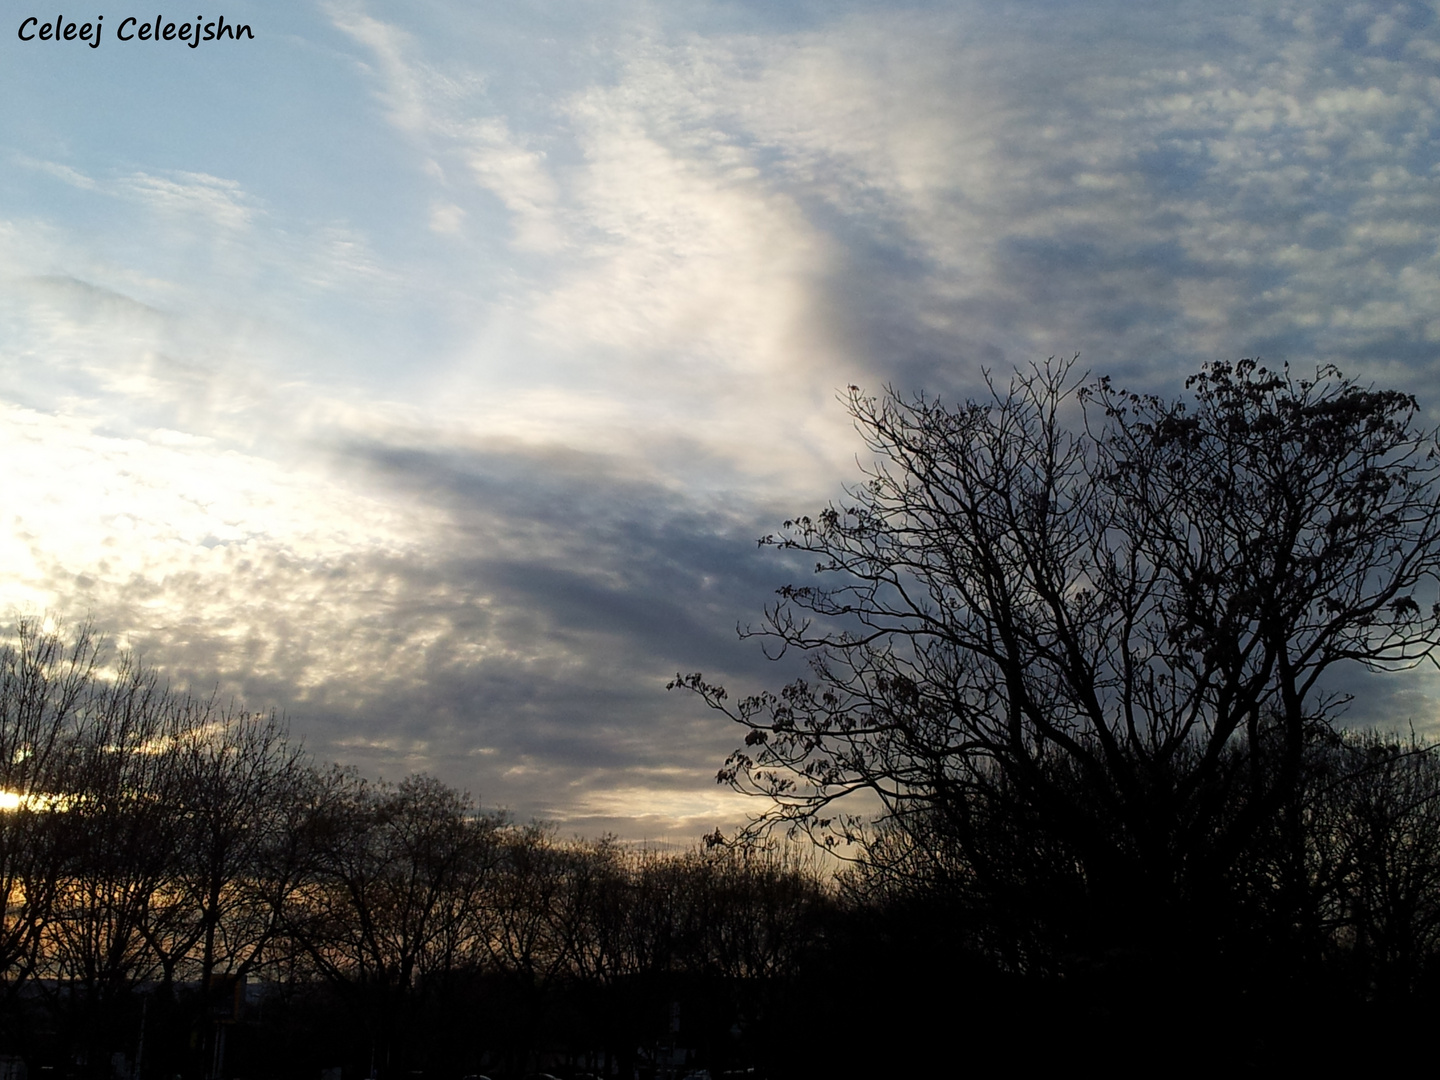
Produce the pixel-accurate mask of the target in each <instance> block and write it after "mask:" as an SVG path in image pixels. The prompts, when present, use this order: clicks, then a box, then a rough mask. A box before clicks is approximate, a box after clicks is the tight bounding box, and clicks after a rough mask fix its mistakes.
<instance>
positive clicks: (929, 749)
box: [677, 361, 1440, 938]
mask: <svg viewBox="0 0 1440 1080" xmlns="http://www.w3.org/2000/svg"><path fill="white" fill-rule="evenodd" d="M1187 390H1188V392H1189V393H1188V394H1187V396H1186V398H1184V399H1179V400H1167V399H1164V398H1161V397H1155V396H1145V395H1137V394H1131V393H1126V392H1123V391H1120V390H1118V389H1116V388H1115V387H1113V386H1112V385H1111V383H1110V382H1109V381H1108V380H1104V379H1102V380H1099V381H1096V382H1086V380H1085V377H1083V376H1078V377H1077V374H1076V369H1075V367H1074V365H1073V364H1066V363H1061V364H1052V365H1049V366H1046V367H1044V368H1042V369H1037V370H1034V371H1032V372H1030V373H1029V374H1025V375H1018V376H1017V377H1016V378H1015V379H1014V380H1013V381H1012V382H1011V383H1010V384H1009V385H1008V386H1001V385H996V384H994V383H992V384H991V392H990V396H989V397H988V398H986V399H984V400H972V401H969V402H967V403H965V404H963V405H959V406H954V405H947V404H945V403H943V402H941V401H938V400H935V399H932V398H928V397H923V396H922V397H917V398H913V399H905V398H901V397H900V396H899V395H897V394H895V393H887V394H885V395H883V396H881V397H878V398H877V397H870V396H866V395H865V394H863V393H861V392H860V391H859V390H858V389H855V388H853V387H852V388H851V390H850V393H849V396H848V404H849V408H850V412H851V414H852V416H853V417H854V420H855V423H856V426H857V428H858V430H859V431H860V433H861V434H862V436H863V437H864V438H865V441H866V443H867V445H868V447H869V448H870V450H871V451H872V452H873V453H874V455H875V459H876V462H877V463H876V464H875V466H874V467H873V469H871V470H870V471H869V472H868V473H867V475H866V478H865V481H864V482H863V483H862V484H860V485H858V486H856V487H854V488H852V489H850V490H849V491H848V493H847V497H846V498H845V499H844V500H842V501H841V502H840V503H837V504H833V505H831V506H829V507H827V508H826V509H824V510H823V511H821V512H820V513H819V514H818V515H817V516H815V517H813V518H812V517H800V518H797V519H795V520H793V521H789V522H787V523H786V525H785V529H784V531H783V532H782V533H780V534H779V535H777V536H771V537H767V538H766V539H765V540H764V541H763V542H764V543H767V544H770V545H773V546H776V547H779V548H783V549H788V550H792V551H799V552H803V553H806V554H808V555H810V556H813V557H814V558H815V560H816V563H815V570H816V574H817V576H818V578H819V581H818V582H817V583H815V584H806V585H792V586H788V587H786V588H784V589H782V590H781V591H780V600H779V602H778V603H777V604H776V605H775V606H774V607H772V608H771V609H769V610H768V611H767V620H766V623H765V625H764V626H763V627H762V628H761V629H760V630H759V631H757V633H758V634H759V635H760V636H762V637H763V638H766V639H768V640H769V641H771V642H773V643H776V644H778V645H779V646H780V647H781V648H784V649H799V650H803V651H805V652H806V653H808V654H809V655H810V660H811V669H812V674H811V677H809V678H807V679H803V680H800V681H797V682H795V683H792V684H791V685H789V686H787V687H785V688H784V689H783V690H782V691H780V692H779V693H778V694H772V693H763V694H760V695H758V696H755V697H750V698H748V699H746V700H743V701H741V702H739V703H737V704H734V705H732V704H731V703H730V702H729V701H728V700H727V698H726V695H725V691H724V690H723V688H721V687H719V686H717V685H713V684H710V683H707V682H706V681H705V680H704V679H703V678H702V677H701V676H699V675H692V676H688V677H685V678H683V679H679V680H677V681H678V682H680V683H681V684H683V685H685V686H688V687H689V688H691V689H693V690H695V691H697V692H698V693H700V694H701V695H702V696H703V697H704V698H705V699H706V700H707V701H708V702H709V704H711V705H712V706H714V707H716V708H720V709H723V710H725V711H726V712H728V713H729V714H730V715H731V716H732V717H733V718H734V719H735V720H737V721H738V722H739V723H740V724H742V725H743V726H744V727H745V728H746V729H747V734H746V738H745V746H744V747H743V748H742V749H741V750H739V751H737V752H736V753H735V754H734V755H732V756H731V758H730V759H729V760H728V761H727V763H726V765H725V767H724V769H723V770H722V772H721V774H720V775H721V779H722V780H725V781H729V782H730V783H732V784H734V785H735V786H736V787H737V788H739V789H741V790H742V791H747V792H752V793H755V794H758V795H760V796H763V797H765V798H766V799H767V800H769V807H770V808H769V810H768V812H767V814H766V815H765V817H764V819H763V822H762V823H773V822H775V821H781V822H789V823H791V824H793V825H796V826H799V827H801V828H803V829H806V830H809V831H811V832H812V833H813V834H815V835H817V836H822V837H823V838H825V839H826V840H828V841H829V842H832V843H833V842H835V841H836V840H837V839H838V840H854V839H861V838H863V837H864V835H866V833H867V830H869V829H870V828H872V827H873V825H872V822H873V820H874V815H873V814H866V813H858V812H854V811H848V812H847V810H846V803H845V801H844V800H846V799H847V798H848V797H850V796H853V795H856V794H857V793H861V792H868V793H869V795H870V806H871V807H874V806H876V805H878V807H879V810H880V813H879V817H880V819H881V821H883V823H884V828H885V830H886V833H887V837H888V839H887V842H886V844H887V846H888V849H889V850H891V851H893V850H896V849H897V847H899V848H904V847H906V845H904V844H899V845H897V843H896V837H897V835H898V836H904V835H908V836H910V837H911V838H912V840H913V841H914V842H913V843H912V844H911V845H910V846H909V849H908V850H909V855H908V856H907V857H908V858H910V859H911V861H912V865H913V862H914V858H915V855H916V853H917V850H918V851H919V852H921V853H924V854H927V855H929V856H931V857H933V858H935V859H939V860H942V861H943V860H946V859H948V860H950V861H951V862H952V863H953V867H952V869H953V871H954V872H953V873H952V878H953V879H954V880H963V882H964V883H965V887H966V888H967V889H968V890H969V891H970V892H971V893H972V894H974V895H979V896H981V897H982V898H983V897H984V896H985V895H987V893H988V895H989V899H990V901H991V902H993V903H995V904H998V905H1002V906H1009V907H1014V906H1015V905H1021V906H1023V905H1025V904H1027V903H1028V904H1032V905H1033V904H1036V903H1039V904H1048V905H1049V910H1050V911H1052V912H1053V911H1054V910H1055V902H1056V901H1057V900H1058V898H1060V897H1062V896H1063V897H1066V898H1067V899H1066V900H1065V901H1064V903H1065V904H1067V905H1068V907H1069V909H1070V911H1071V912H1072V913H1073V915H1074V917H1073V918H1072V919H1071V920H1070V922H1069V925H1070V926H1071V927H1072V929H1073V927H1074V926H1076V925H1080V924H1083V925H1085V926H1087V927H1089V928H1091V929H1092V930H1093V932H1094V933H1095V934H1097V935H1099V936H1100V937H1101V938H1104V937H1105V936H1106V935H1107V934H1125V935H1129V936H1132V937H1133V936H1134V935H1135V934H1137V933H1138V934H1141V935H1142V936H1144V935H1147V934H1148V935H1149V936H1152V937H1153V936H1157V935H1162V934H1164V935H1174V934H1176V933H1179V934H1181V935H1182V936H1183V934H1185V933H1186V932H1187V931H1189V930H1191V929H1194V930H1196V931H1199V932H1202V933H1208V932H1209V929H1207V928H1205V927H1201V926H1194V925H1193V924H1195V923H1196V922H1197V920H1198V921H1199V922H1202V923H1203V922H1204V921H1205V920H1206V919H1207V918H1209V914H1208V913H1213V912H1216V911H1219V910H1225V909H1226V905H1225V904H1220V903H1217V902H1216V901H1218V900H1219V899H1220V896H1219V894H1220V893H1222V892H1224V891H1225V890H1227V889H1233V888H1234V887H1236V883H1235V881H1234V875H1233V873H1232V868H1233V867H1234V866H1235V865H1236V863H1237V860H1238V859H1239V857H1240V855H1241V853H1242V852H1244V851H1245V850H1246V849H1247V848H1248V846H1249V845H1250V844H1251V843H1252V842H1253V841H1254V838H1255V837H1257V836H1258V835H1260V834H1261V833H1265V834H1267V835H1269V834H1271V833H1272V832H1273V831H1274V830H1275V828H1277V827H1278V828H1279V829H1280V831H1281V832H1282V833H1284V832H1286V831H1287V830H1288V833H1289V834H1290V835H1291V838H1292V843H1291V844H1290V847H1289V850H1290V851H1291V852H1293V859H1292V860H1291V862H1290V864H1289V865H1285V864H1283V863H1284V861H1283V860H1282V864H1281V865H1278V866H1276V867H1274V869H1273V874H1272V879H1273V880H1272V881H1271V882H1270V883H1269V885H1270V887H1273V888H1274V889H1276V890H1279V891H1282V892H1283V891H1285V890H1293V891H1294V892H1295V894H1296V897H1295V903H1296V904H1297V905H1299V906H1301V907H1303V899H1302V897H1301V895H1300V894H1301V893H1303V891H1304V885H1305V882H1304V844H1303V837H1302V836H1301V835H1300V833H1301V829H1302V822H1301V814H1302V808H1301V807H1300V805H1299V803H1298V793H1299V791H1300V788H1301V784H1300V778H1301V772H1302V767H1303V761H1304V755H1305V750H1306V747H1307V745H1309V742H1310V741H1311V740H1312V739H1313V738H1314V737H1315V735H1316V734H1317V733H1321V732H1324V731H1328V730H1329V729H1330V726H1331V725H1332V724H1333V723H1334V721H1335V718H1336V716H1337V710H1338V708H1339V707H1340V706H1341V705H1342V704H1343V698H1341V697H1337V696H1334V695H1327V694H1326V693H1325V692H1324V685H1323V683H1322V681H1321V680H1322V677H1323V676H1324V675H1325V674H1326V672H1328V671H1330V670H1331V669H1332V668H1335V667H1336V666H1337V665H1343V664H1352V665H1360V666H1363V667H1367V668H1371V669H1393V668H1405V667H1410V666H1413V665H1415V664H1417V663H1419V662H1420V661H1422V660H1424V659H1425V658H1426V657H1428V656H1429V655H1430V653H1431V652H1432V650H1433V649H1434V648H1435V646H1436V644H1437V643H1440V605H1436V604H1435V603H1434V601H1435V599H1436V580H1437V573H1440V503H1437V495H1436V489H1435V485H1434V480H1435V476H1436V469H1437V461H1436V456H1435V455H1436V439H1435V435H1434V434H1433V433H1432V432H1429V431H1426V430H1423V429H1421V428H1420V427H1419V426H1418V425H1417V415H1418V414H1417V406H1416V403H1415V401H1414V400H1413V399H1412V398H1411V397H1409V396H1407V395H1404V394H1401V393H1397V392H1394V391H1388V390H1376V389H1373V388H1370V387H1366V386H1362V385H1360V384H1357V383H1356V382H1354V381H1353V380H1349V379H1345V378H1343V377H1342V376H1341V375H1340V374H1339V373H1338V372H1336V371H1334V370H1332V369H1323V370H1321V371H1319V372H1318V373H1317V375H1316V377H1315V378H1313V379H1300V378H1296V377H1295V376H1294V375H1292V374H1291V373H1290V372H1289V371H1288V370H1284V371H1278V372H1277V371H1270V370H1266V369H1265V368H1263V367H1261V366H1259V365H1258V364H1256V363H1255V362H1252V361H1240V362H1237V363H1234V364H1228V363H1217V364H1213V365H1209V366H1207V367H1206V368H1205V369H1204V370H1203V371H1202V372H1201V373H1200V374H1198V375H1196V376H1194V377H1193V378H1192V379H1190V380H1189V382H1188V383H1187ZM922 861H923V860H922ZM956 874H958V877H955V875H956ZM1297 910H1298V909H1297Z"/></svg>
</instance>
